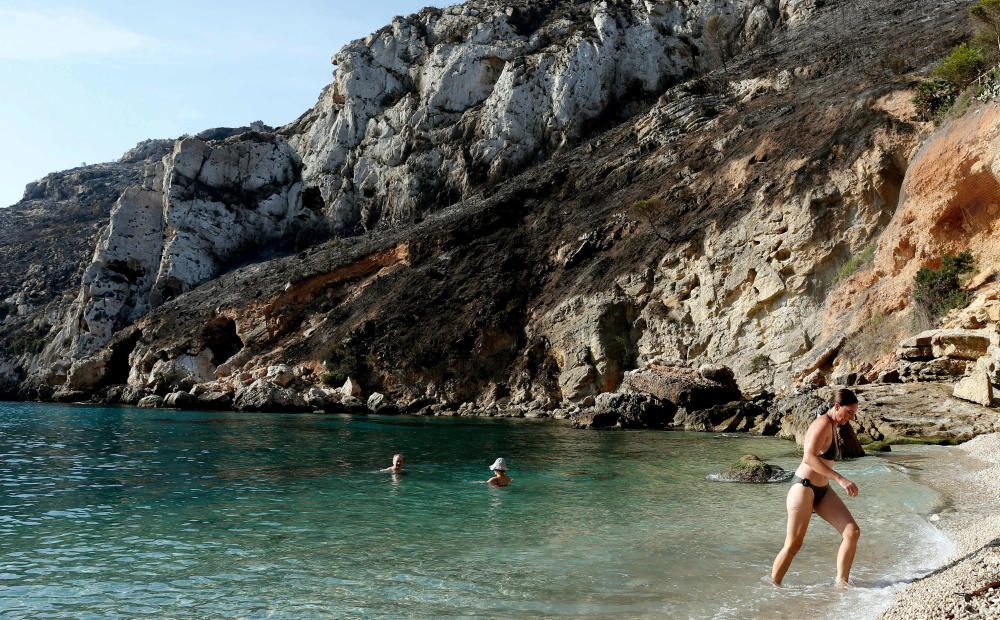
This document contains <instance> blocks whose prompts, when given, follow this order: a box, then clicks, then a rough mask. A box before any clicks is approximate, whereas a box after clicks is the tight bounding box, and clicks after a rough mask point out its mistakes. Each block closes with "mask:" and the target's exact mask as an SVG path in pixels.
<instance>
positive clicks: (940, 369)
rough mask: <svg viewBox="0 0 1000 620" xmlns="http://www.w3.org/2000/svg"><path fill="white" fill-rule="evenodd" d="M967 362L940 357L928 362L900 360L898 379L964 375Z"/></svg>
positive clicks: (910, 379) (931, 379)
mask: <svg viewBox="0 0 1000 620" xmlns="http://www.w3.org/2000/svg"><path fill="white" fill-rule="evenodd" d="M968 367H969V362H968V361H967V360H962V359H950V358H947V357H942V358H938V359H932V360H930V361H928V362H905V361H904V362H900V363H899V369H898V370H899V379H900V381H902V382H904V383H906V382H910V381H945V380H950V379H954V378H955V377H961V376H963V375H965V373H966V370H967V369H968Z"/></svg>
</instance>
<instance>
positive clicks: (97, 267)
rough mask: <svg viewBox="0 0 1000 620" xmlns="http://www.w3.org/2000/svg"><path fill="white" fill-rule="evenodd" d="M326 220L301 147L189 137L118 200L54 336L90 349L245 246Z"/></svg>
mask: <svg viewBox="0 0 1000 620" xmlns="http://www.w3.org/2000/svg"><path fill="white" fill-rule="evenodd" d="M321 219H322V215H321V214H320V213H318V212H316V211H314V210H312V209H310V208H308V207H306V206H304V204H303V200H302V183H301V180H300V163H299V159H298V155H297V154H296V153H295V151H294V150H292V148H291V147H290V146H289V145H288V144H287V143H286V142H285V141H284V140H283V139H282V138H278V137H276V136H273V135H270V134H261V133H253V132H251V133H243V134H239V135H236V136H232V137H229V138H227V139H225V140H222V141H208V142H206V141H205V140H202V139H200V138H197V137H187V138H182V139H181V140H178V141H177V142H176V144H175V146H174V149H173V151H172V152H171V153H170V154H168V155H167V156H166V157H165V158H164V159H163V161H162V162H159V163H156V164H154V165H151V166H149V167H148V168H147V171H146V179H145V181H144V183H143V185H142V186H135V187H130V188H129V189H127V190H126V191H125V192H124V193H123V194H122V196H121V198H120V199H119V200H118V203H117V204H116V205H115V208H114V210H113V211H112V213H111V221H110V224H109V226H108V228H107V229H106V230H105V232H104V233H103V235H102V236H101V238H100V241H99V242H98V244H97V248H96V249H95V252H94V258H93V260H92V262H91V264H90V265H89V266H88V268H87V270H86V272H85V273H84V277H83V281H82V284H81V288H80V293H79V295H78V297H77V300H76V302H75V306H74V310H73V311H72V312H71V313H70V316H69V317H68V318H67V320H66V323H65V325H64V327H63V329H62V330H61V331H60V333H59V336H58V337H57V338H56V339H55V340H57V341H60V342H61V341H63V340H64V339H67V338H70V339H72V345H71V347H70V355H71V356H72V357H79V356H82V355H87V354H89V353H91V352H93V351H95V350H97V349H98V348H100V347H101V346H103V345H104V344H106V343H107V342H108V341H109V340H110V338H111V336H112V334H114V332H115V331H117V330H118V329H121V328H122V327H124V326H125V325H128V324H130V323H132V322H134V321H135V320H136V319H138V318H139V317H141V316H142V315H144V314H145V313H146V312H148V311H149V310H151V309H153V308H155V307H157V306H159V305H161V304H162V303H164V302H165V301H168V300H169V299H172V298H173V297H176V296H177V295H179V294H181V293H183V292H185V291H188V290H190V289H191V288H193V287H195V286H197V285H198V284H200V283H202V282H204V281H206V280H209V279H211V278H214V277H216V276H217V275H219V273H220V272H221V271H222V270H223V269H225V268H226V267H227V263H228V262H229V261H233V260H238V259H239V257H240V255H241V253H242V252H246V251H247V250H251V251H252V250H253V249H255V248H259V247H262V246H264V245H266V244H268V243H271V242H274V241H277V240H280V239H283V238H287V237H289V236H291V235H294V234H295V233H296V232H298V231H300V230H305V229H308V228H310V227H314V226H318V225H320V223H321Z"/></svg>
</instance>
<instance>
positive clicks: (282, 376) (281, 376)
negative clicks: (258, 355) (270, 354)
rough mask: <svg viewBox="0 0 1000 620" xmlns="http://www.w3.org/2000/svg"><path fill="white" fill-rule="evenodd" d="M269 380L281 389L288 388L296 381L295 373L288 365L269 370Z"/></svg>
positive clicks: (272, 367) (273, 367)
mask: <svg viewBox="0 0 1000 620" xmlns="http://www.w3.org/2000/svg"><path fill="white" fill-rule="evenodd" d="M267 380H268V381H270V382H272V383H274V384H276V385H280V386H281V387H288V384H290V383H291V382H292V381H294V380H295V371H294V370H293V369H292V367H291V366H288V365H286V364H279V365H277V366H270V367H268V369H267Z"/></svg>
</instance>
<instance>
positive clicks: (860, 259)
mask: <svg viewBox="0 0 1000 620" xmlns="http://www.w3.org/2000/svg"><path fill="white" fill-rule="evenodd" d="M874 256H875V244H874V243H870V244H868V245H866V246H865V247H864V249H863V250H861V253H860V254H857V255H855V256H852V257H851V258H850V259H848V261H847V262H846V263H844V264H843V265H841V266H840V269H839V270H838V271H837V275H835V276H834V277H833V283H834V284H836V283H837V282H840V281H841V280H846V279H847V278H849V277H851V275H853V274H854V273H855V272H856V271H857V270H858V269H861V268H862V267H863V266H865V265H867V264H868V263H870V262H871V261H872V258H873V257H874Z"/></svg>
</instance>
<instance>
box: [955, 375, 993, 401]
mask: <svg viewBox="0 0 1000 620" xmlns="http://www.w3.org/2000/svg"><path fill="white" fill-rule="evenodd" d="M953 394H954V396H955V398H961V399H962V400H967V401H970V402H973V403H978V404H980V405H982V406H984V407H989V406H990V405H991V404H993V385H992V384H991V383H990V379H989V377H987V376H986V373H985V372H983V371H982V370H977V371H976V372H974V373H972V375H971V376H968V377H966V378H964V379H962V380H961V381H959V382H958V383H956V384H955V391H954V392H953Z"/></svg>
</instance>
